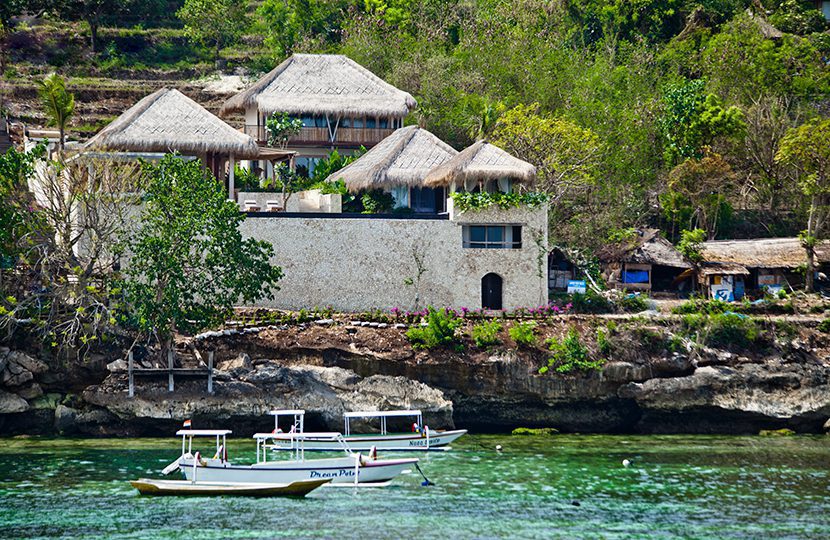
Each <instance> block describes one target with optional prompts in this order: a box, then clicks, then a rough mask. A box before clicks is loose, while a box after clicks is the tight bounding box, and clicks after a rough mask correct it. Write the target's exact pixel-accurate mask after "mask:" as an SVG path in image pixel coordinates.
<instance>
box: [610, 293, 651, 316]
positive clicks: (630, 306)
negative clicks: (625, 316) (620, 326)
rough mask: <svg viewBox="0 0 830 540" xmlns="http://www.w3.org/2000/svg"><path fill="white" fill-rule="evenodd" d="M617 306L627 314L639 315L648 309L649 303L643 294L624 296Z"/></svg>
mask: <svg viewBox="0 0 830 540" xmlns="http://www.w3.org/2000/svg"><path fill="white" fill-rule="evenodd" d="M617 305H618V306H619V308H620V309H621V310H622V311H624V312H626V313H639V312H641V311H645V310H647V309H648V302H646V299H645V297H644V296H643V295H641V294H624V295H623V296H622V298H620V299H619V300H617Z"/></svg>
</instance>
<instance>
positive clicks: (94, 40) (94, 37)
mask: <svg viewBox="0 0 830 540" xmlns="http://www.w3.org/2000/svg"><path fill="white" fill-rule="evenodd" d="M87 22H88V23H89V41H90V45H92V52H98V21H92V20H90V21H87Z"/></svg>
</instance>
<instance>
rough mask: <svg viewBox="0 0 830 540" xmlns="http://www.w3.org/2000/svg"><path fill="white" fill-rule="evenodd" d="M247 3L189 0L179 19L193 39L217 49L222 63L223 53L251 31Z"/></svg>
mask: <svg viewBox="0 0 830 540" xmlns="http://www.w3.org/2000/svg"><path fill="white" fill-rule="evenodd" d="M247 10H248V2H247V1H246V0H185V2H184V5H183V6H182V7H181V9H179V11H177V12H176V16H177V17H178V18H179V19H180V20H181V21H182V22H183V23H184V31H185V34H187V36H188V37H189V38H190V39H193V40H194V41H197V42H199V43H201V44H202V45H204V46H206V47H210V48H211V49H212V50H213V58H214V60H216V61H217V62H218V61H219V52H220V51H221V50H222V49H223V48H224V47H227V46H228V45H232V44H234V43H236V42H237V41H238V40H239V37H240V36H241V35H242V33H243V32H244V31H245V30H246V29H247V28H248V25H249V21H248V12H247Z"/></svg>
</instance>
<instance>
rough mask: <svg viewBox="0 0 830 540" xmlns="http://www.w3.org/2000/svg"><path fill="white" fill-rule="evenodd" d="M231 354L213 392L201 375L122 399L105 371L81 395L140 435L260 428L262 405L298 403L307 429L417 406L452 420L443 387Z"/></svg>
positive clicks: (436, 423)
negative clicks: (356, 414)
mask: <svg viewBox="0 0 830 540" xmlns="http://www.w3.org/2000/svg"><path fill="white" fill-rule="evenodd" d="M246 356H247V355H246ZM237 360H240V359H236V360H233V361H231V363H230V364H228V363H226V364H224V365H222V367H227V368H232V370H233V372H234V373H235V375H234V376H231V374H230V373H229V372H226V373H225V374H224V375H222V374H220V376H219V377H217V379H216V380H215V383H214V389H215V392H214V394H213V395H209V394H207V392H206V389H205V386H204V381H202V380H198V381H197V380H182V382H181V383H179V381H176V391H175V392H174V393H172V394H171V393H169V392H167V388H166V383H164V384H161V382H158V383H153V382H148V383H142V385H140V386H139V387H138V388H137V389H136V395H135V397H134V398H132V399H129V398H127V396H126V392H125V390H126V388H125V386H124V383H123V380H122V379H123V375H121V376H120V377H119V376H116V375H110V376H109V377H108V378H107V379H106V380H105V381H104V382H103V383H102V384H101V385H96V386H90V387H88V388H87V389H86V390H85V391H84V393H83V398H84V400H85V401H86V402H87V403H89V404H91V405H93V406H95V407H99V408H100V409H102V410H105V411H108V412H109V413H112V414H113V415H115V416H116V417H118V419H120V420H121V421H123V422H124V424H125V425H128V426H131V427H132V429H134V430H136V432H137V433H142V434H149V433H152V434H155V435H166V434H168V433H167V431H166V430H168V431H172V430H173V429H174V428H175V427H176V426H177V425H179V424H180V423H181V421H182V420H183V419H188V418H189V419H192V420H193V424H194V426H196V425H198V426H200V427H207V426H212V427H219V426H225V427H229V428H231V429H234V430H236V433H239V434H243V433H245V432H246V431H250V432H253V431H263V430H268V429H271V428H272V427H273V420H272V419H271V418H270V417H269V416H268V411H270V410H272V409H285V408H292V409H293V408H301V409H305V410H306V414H307V416H306V426H307V429H326V430H336V431H339V430H342V426H343V412H344V411H352V410H358V409H378V410H384V409H402V408H420V409H421V410H423V412H424V415H425V421H427V422H428V424H429V425H430V426H431V427H435V428H448V427H453V420H452V412H453V407H452V402H451V401H449V400H448V399H447V398H446V397H445V396H444V394H443V392H441V391H440V390H437V389H435V388H432V387H430V386H428V385H426V384H424V383H421V382H417V381H413V380H411V379H407V378H406V377H401V376H398V377H394V376H387V375H373V376H370V377H365V378H364V377H360V376H358V375H357V374H355V373H354V372H353V371H350V370H347V369H343V368H339V367H321V366H311V365H296V366H284V365H280V364H278V363H276V362H270V361H257V362H256V364H255V365H253V366H251V368H250V369H247V370H246V369H245V366H246V365H249V364H250V359H247V362H246V361H245V360H244V359H242V360H240V361H239V362H237ZM62 414H63V413H62Z"/></svg>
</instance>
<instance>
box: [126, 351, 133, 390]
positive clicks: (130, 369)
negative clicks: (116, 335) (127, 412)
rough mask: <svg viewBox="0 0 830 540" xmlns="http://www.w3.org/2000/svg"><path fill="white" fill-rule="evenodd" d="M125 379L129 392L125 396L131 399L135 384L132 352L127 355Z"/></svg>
mask: <svg viewBox="0 0 830 540" xmlns="http://www.w3.org/2000/svg"><path fill="white" fill-rule="evenodd" d="M127 373H128V375H127V378H128V379H129V381H130V382H129V390H128V391H127V395H128V396H129V397H133V396H134V395H135V382H134V381H133V351H130V352H129V353H128V354H127Z"/></svg>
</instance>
